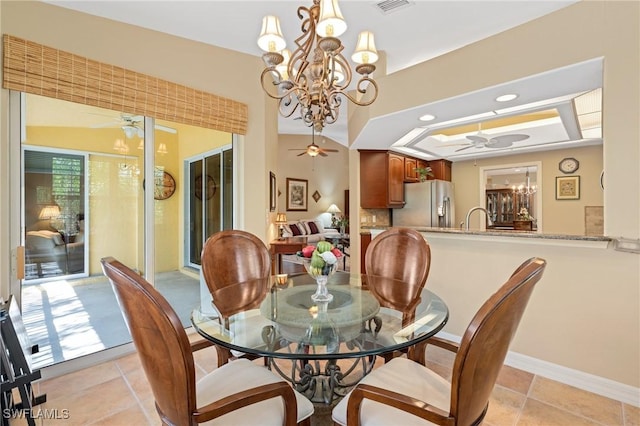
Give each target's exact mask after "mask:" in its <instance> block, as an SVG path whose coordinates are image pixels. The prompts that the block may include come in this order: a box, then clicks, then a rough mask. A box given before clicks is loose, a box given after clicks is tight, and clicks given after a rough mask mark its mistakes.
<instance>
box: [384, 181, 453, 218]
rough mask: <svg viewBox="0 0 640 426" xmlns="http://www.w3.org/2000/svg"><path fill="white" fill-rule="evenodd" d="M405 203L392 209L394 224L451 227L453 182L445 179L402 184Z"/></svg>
mask: <svg viewBox="0 0 640 426" xmlns="http://www.w3.org/2000/svg"><path fill="white" fill-rule="evenodd" d="M404 201H405V205H404V207H403V208H401V209H393V213H392V214H393V225H394V226H414V227H415V226H426V227H432V228H452V227H455V224H454V223H453V222H454V220H455V203H454V198H453V184H452V183H451V182H448V181H445V180H428V181H426V182H417V183H405V184H404Z"/></svg>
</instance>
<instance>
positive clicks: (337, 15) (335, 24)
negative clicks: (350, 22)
mask: <svg viewBox="0 0 640 426" xmlns="http://www.w3.org/2000/svg"><path fill="white" fill-rule="evenodd" d="M346 30H347V23H346V22H345V20H344V17H343V16H342V12H340V7H339V6H338V0H321V2H320V16H319V17H318V23H317V24H316V34H318V35H319V36H320V37H340V36H341V35H342V34H344V32H345V31H346Z"/></svg>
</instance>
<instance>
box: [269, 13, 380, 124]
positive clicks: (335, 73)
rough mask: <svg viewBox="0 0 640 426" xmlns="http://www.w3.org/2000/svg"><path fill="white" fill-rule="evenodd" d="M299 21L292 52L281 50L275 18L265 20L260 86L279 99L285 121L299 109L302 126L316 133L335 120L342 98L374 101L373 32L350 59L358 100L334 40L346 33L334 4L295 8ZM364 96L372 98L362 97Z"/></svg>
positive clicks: (282, 42) (360, 39)
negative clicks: (263, 63)
mask: <svg viewBox="0 0 640 426" xmlns="http://www.w3.org/2000/svg"><path fill="white" fill-rule="evenodd" d="M298 18H299V19H300V20H302V25H301V27H300V28H301V31H302V34H301V35H300V36H299V37H298V38H297V39H296V40H295V44H296V46H297V47H296V48H295V50H294V51H293V53H291V52H290V51H289V50H288V49H285V47H286V41H285V39H284V37H283V36H282V31H281V30H280V21H279V20H278V18H277V17H275V16H265V17H264V18H263V20H262V31H261V32H260V37H258V46H260V48H261V49H262V50H264V51H265V52H266V53H264V54H263V55H262V59H263V60H264V62H265V64H266V67H265V69H264V70H263V71H262V74H261V76H260V83H261V84H262V88H263V90H264V91H265V92H266V93H267V95H269V96H270V97H272V98H274V99H277V100H278V110H279V112H280V114H281V115H282V116H283V117H291V115H293V113H294V112H295V111H296V110H298V109H300V116H301V118H302V121H303V122H304V123H305V124H306V125H308V126H310V127H311V126H313V128H314V129H315V130H316V131H317V132H320V131H322V129H323V128H324V126H325V125H327V124H332V123H335V121H336V120H337V119H338V112H339V108H340V103H341V101H342V98H341V97H340V95H342V96H344V97H346V98H347V99H349V100H350V101H351V102H353V103H354V104H356V105H359V106H366V105H371V104H372V103H373V102H374V101H375V100H376V98H377V97H378V85H377V84H376V82H375V80H373V79H372V78H371V77H370V74H371V73H373V72H374V71H375V69H376V66H375V65H373V64H374V62H376V61H377V60H378V52H377V51H376V47H375V44H374V40H373V33H371V32H370V31H363V32H361V33H360V35H359V36H358V44H357V46H356V50H355V52H354V54H353V55H352V56H351V59H352V60H353V61H354V62H355V63H357V64H358V65H357V66H356V68H355V71H356V72H357V73H358V74H360V75H361V77H360V79H359V80H358V83H357V86H356V89H357V92H358V95H356V97H354V96H352V95H351V94H349V93H348V92H347V90H348V87H349V85H350V84H351V79H352V71H351V67H350V65H349V63H348V62H347V60H346V59H345V57H344V56H343V55H342V50H343V49H344V46H343V45H342V42H341V41H340V39H339V38H338V37H340V35H342V34H343V33H344V32H345V31H346V29H347V24H346V22H345V21H344V18H343V17H342V13H341V12H340V9H339V7H338V0H313V5H312V6H311V7H310V8H307V7H305V6H300V7H298ZM370 88H371V90H369V89H370ZM367 92H369V93H370V94H369V95H368V96H366V97H365V96H364V95H366V94H367Z"/></svg>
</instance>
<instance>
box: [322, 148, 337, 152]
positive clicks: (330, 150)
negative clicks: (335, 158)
mask: <svg viewBox="0 0 640 426" xmlns="http://www.w3.org/2000/svg"><path fill="white" fill-rule="evenodd" d="M320 149H321V150H323V151H324V152H338V150H337V149H325V148H320Z"/></svg>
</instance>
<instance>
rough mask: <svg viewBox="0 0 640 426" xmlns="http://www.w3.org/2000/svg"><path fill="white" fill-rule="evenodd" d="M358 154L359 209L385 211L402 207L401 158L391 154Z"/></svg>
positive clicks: (369, 152)
mask: <svg viewBox="0 0 640 426" xmlns="http://www.w3.org/2000/svg"><path fill="white" fill-rule="evenodd" d="M358 151H359V152H360V207H362V208H363V209H387V208H392V209H393V208H400V207H403V206H404V176H405V163H404V159H405V158H404V156H403V155H400V154H396V153H394V152H390V151H380V150H358Z"/></svg>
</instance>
